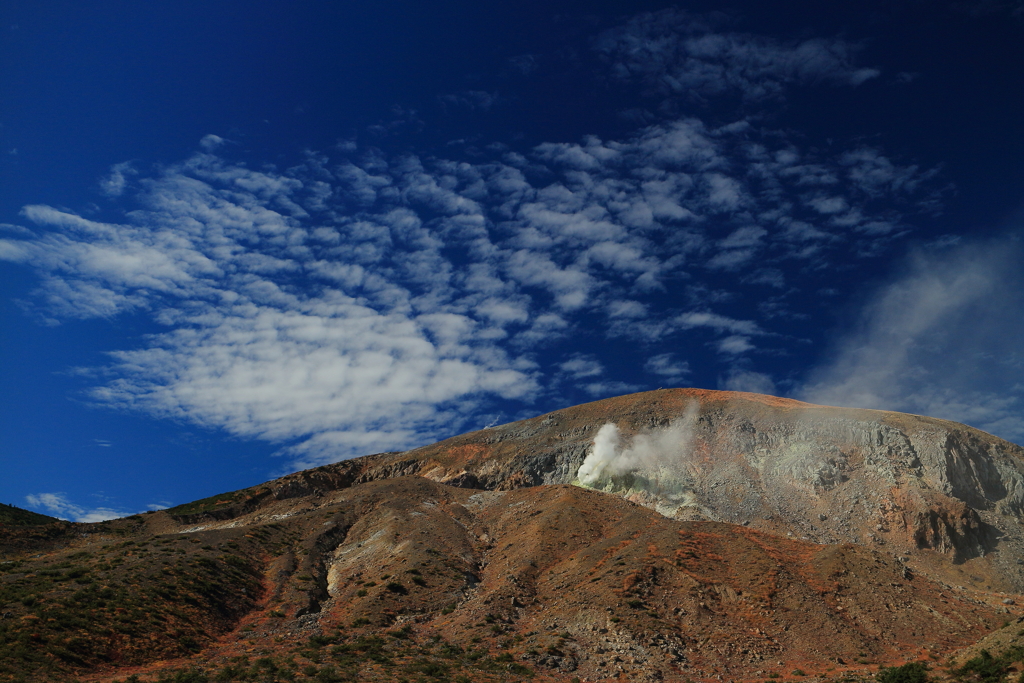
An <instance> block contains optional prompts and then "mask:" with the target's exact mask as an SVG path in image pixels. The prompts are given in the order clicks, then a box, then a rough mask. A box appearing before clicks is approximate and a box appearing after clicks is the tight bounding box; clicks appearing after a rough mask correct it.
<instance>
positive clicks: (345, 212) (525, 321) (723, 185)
mask: <svg viewBox="0 0 1024 683" xmlns="http://www.w3.org/2000/svg"><path fill="white" fill-rule="evenodd" d="M682 21H689V19H687V18H686V17H685V16H683V15H676V14H668V15H659V16H655V17H649V16H645V17H641V18H640V19H638V20H636V21H635V22H631V23H630V24H627V25H626V26H624V27H623V28H622V29H620V30H619V31H618V32H612V33H609V34H606V35H605V36H603V37H601V38H600V39H599V40H598V41H597V42H596V43H595V49H597V50H598V51H599V52H601V53H602V54H605V55H606V56H607V58H608V59H609V60H611V61H612V62H614V64H615V65H616V66H615V72H616V73H618V72H620V71H622V69H625V71H626V72H628V73H627V75H628V74H633V73H637V74H640V77H641V78H647V77H648V76H649V75H650V74H669V75H672V78H674V79H675V81H674V82H678V83H681V84H686V83H689V84H690V85H688V86H687V87H693V88H698V89H701V88H703V89H704V90H705V91H707V90H708V88H709V87H710V84H711V83H712V82H715V78H717V76H714V77H712V76H706V75H705V76H701V74H705V73H725V74H727V75H730V74H732V75H730V79H731V80H729V82H730V83H733V86H731V87H735V88H737V89H738V90H739V91H740V92H742V93H743V95H744V98H746V99H748V100H749V99H757V98H760V97H768V96H769V95H771V97H775V96H777V95H778V93H780V92H781V91H782V90H783V88H784V86H785V87H795V86H797V85H800V84H802V83H807V82H814V81H819V80H823V81H827V82H829V83H833V84H836V85H846V86H850V85H857V84H858V83H860V82H862V81H863V80H865V79H866V78H869V77H870V76H872V75H873V72H871V71H870V70H867V71H865V70H863V69H858V68H856V66H855V65H854V54H855V49H854V48H853V47H851V46H850V45H847V44H846V43H842V42H841V41H808V42H804V43H799V44H793V45H781V44H778V43H774V42H772V41H767V40H763V39H760V38H756V37H752V36H747V35H740V34H718V33H714V32H712V31H711V30H710V29H707V30H705V29H701V28H700V27H697V28H693V29H692V30H691V29H686V30H682V29H680V30H679V31H676V33H674V34H673V35H675V34H678V35H679V36H680V37H679V38H678V40H679V41H682V42H679V43H677V44H673V43H671V41H668V42H665V41H661V42H658V43H657V44H656V45H655V44H653V43H652V44H651V45H653V47H651V49H650V50H648V52H647V53H644V52H642V51H639V49H638V48H636V45H637V44H638V43H636V40H638V39H640V38H643V37H644V36H645V35H647V34H648V33H650V32H652V31H654V32H657V31H662V29H661V28H658V27H659V26H661V25H662V24H665V23H666V22H667V24H666V25H669V26H670V28H671V25H672V22H676V23H679V22H682ZM659 22H660V23H659ZM673 31H675V29H673ZM659 35H660V34H659ZM666 40H667V39H666ZM656 42H657V41H656ZM655 48H657V49H655ZM619 65H621V68H620V66H619ZM643 65H646V66H643ZM641 67H643V68H641ZM754 67H756V68H754ZM709 69H710V70H711V71H710V72H709V71H708V70H709ZM740 75H742V78H740ZM702 78H703V79H704V80H701V79H702ZM743 79H746V80H743ZM755 84H760V86H758V87H760V90H758V89H757V88H756V87H755ZM672 87H673V88H674V87H675V86H672ZM710 94H715V93H714V92H711V93H710ZM225 142H226V141H224V140H223V139H221V138H219V137H216V136H208V137H207V138H204V140H203V141H202V143H201V147H202V150H203V151H201V152H198V153H196V154H195V155H193V156H192V157H191V158H189V159H186V160H185V161H183V162H180V163H178V164H174V165H170V166H165V167H163V168H161V169H159V170H158V171H155V172H143V171H142V170H140V168H139V167H138V165H137V164H133V165H131V166H129V165H125V164H122V165H118V166H116V167H114V168H113V169H112V171H111V174H110V176H109V178H108V179H106V180H105V181H104V182H103V183H102V184H101V186H102V187H103V189H104V191H105V192H106V193H107V194H108V195H109V196H111V197H116V198H117V200H118V202H119V205H121V206H125V207H127V208H126V209H125V210H123V211H121V212H120V213H118V214H117V215H116V220H98V219H90V218H85V217H83V216H79V215H75V214H73V213H70V212H68V211H63V210H58V209H55V208H52V207H49V206H28V207H25V209H24V210H23V215H24V218H25V219H26V221H27V224H32V225H34V226H35V230H34V231H33V232H31V233H27V231H25V230H24V228H17V229H14V230H13V231H10V234H11V236H10V237H9V238H6V239H0V259H5V260H8V261H13V262H19V263H24V264H27V265H28V266H30V267H32V268H33V269H35V270H36V272H37V273H38V274H39V276H40V284H39V287H38V289H37V291H36V292H35V294H36V300H37V301H38V303H39V306H38V309H37V310H38V311H39V312H40V315H41V316H43V317H44V318H45V319H46V320H47V321H48V322H51V323H53V324H57V323H60V322H61V321H63V320H68V319H73V318H97V317H98V318H111V317H114V316H117V315H122V314H126V313H128V314H140V315H148V316H151V317H152V319H153V320H155V321H156V322H157V323H159V324H160V325H162V326H163V329H164V331H163V332H160V333H157V334H154V335H152V336H150V337H148V338H146V339H145V340H144V343H143V344H142V345H141V346H140V347H139V348H134V349H131V350H121V351H114V352H113V353H112V354H111V362H110V364H109V365H108V366H107V367H105V368H103V369H102V370H103V371H104V372H105V373H106V380H105V381H104V382H103V383H102V384H101V385H99V386H96V387H94V388H93V390H92V391H91V396H92V398H93V400H95V401H97V402H100V403H103V404H106V405H111V406H115V407H121V408H126V409H131V410H139V411H143V412H146V413H148V414H152V415H157V416H166V417H173V418H178V419H185V420H189V421H193V422H196V423H200V424H203V425H208V426H211V427H219V428H223V429H226V430H228V431H229V432H231V433H233V434H236V435H240V436H246V437H256V438H262V439H268V440H271V441H275V442H280V443H289V449H290V451H291V453H292V455H293V457H294V458H295V459H296V461H295V464H296V465H308V464H315V463H319V462H325V461H330V460H337V459H339V458H342V457H346V456H349V455H356V454H361V453H365V452H367V451H373V450H384V449H400V448H406V447H410V446H413V445H417V444H419V443H423V442H425V441H428V440H430V439H431V438H433V437H436V436H439V435H445V434H450V433H451V432H452V431H454V430H457V429H459V428H460V427H461V426H462V425H463V424H465V423H466V421H467V419H468V417H467V416H471V415H474V414H479V413H481V412H483V411H486V410H488V409H489V408H488V406H489V405H490V404H491V403H493V402H494V401H514V402H517V403H518V404H519V405H528V404H529V402H530V401H532V400H534V399H536V398H537V397H538V396H541V395H544V393H545V392H551V391H556V390H557V388H558V387H559V386H562V385H563V384H564V383H565V382H572V383H574V384H575V385H577V386H578V387H579V388H580V389H581V390H583V391H585V392H587V393H590V394H592V395H595V396H599V395H602V394H606V393H608V392H613V391H626V390H630V389H632V388H635V386H634V385H632V384H628V383H625V382H622V381H621V380H617V379H615V378H612V377H608V376H607V374H608V371H607V370H606V366H605V365H604V364H602V363H601V362H600V361H599V359H597V358H595V357H592V356H587V355H578V354H579V353H580V349H579V348H578V347H577V348H575V349H573V351H572V352H571V353H570V354H569V355H566V356H564V357H562V358H558V359H554V360H553V361H552V362H551V363H550V364H549V365H544V364H542V363H541V362H540V361H539V360H538V352H539V351H540V350H543V349H548V348H554V347H555V346H556V345H557V344H558V342H559V341H560V340H564V339H565V338H566V337H567V336H568V335H572V334H573V333H574V331H577V330H579V329H580V328H581V326H583V325H587V326H588V330H590V331H592V330H593V329H594V325H595V322H594V321H598V322H597V327H598V329H599V330H601V332H600V333H599V334H605V335H607V336H609V337H620V338H621V337H625V338H629V339H633V340H635V341H636V342H638V343H639V344H640V345H641V348H646V347H644V346H643V345H653V344H656V343H663V342H665V341H666V340H673V339H679V338H682V337H685V336H686V335H695V334H702V335H705V336H708V335H710V336H711V338H712V339H711V341H710V342H708V343H709V344H711V347H712V348H713V349H715V350H716V352H717V353H719V354H720V355H721V356H722V357H723V358H724V359H726V362H736V363H740V362H741V361H742V360H743V359H744V358H745V357H747V356H749V355H750V354H753V353H757V352H758V351H759V350H760V349H761V348H762V346H764V345H770V344H772V343H775V342H774V341H773V340H776V339H777V335H774V334H773V332H772V330H771V329H770V327H768V322H765V321H763V320H761V321H755V320H743V319H738V318H735V317H730V316H729V315H726V314H725V313H722V312H719V311H716V310H714V307H715V301H716V300H712V299H709V300H695V301H691V302H689V303H687V300H686V299H685V297H682V298H680V297H666V296H664V294H665V293H666V292H669V291H671V290H676V289H678V288H679V286H680V283H683V282H686V283H688V284H687V286H689V287H691V289H693V290H694V291H700V286H701V283H702V282H703V280H704V279H705V278H710V277H720V276H721V275H722V274H723V273H724V274H726V275H729V274H730V273H740V272H742V273H744V274H745V276H746V279H747V280H748V281H750V282H764V281H765V278H768V279H770V280H771V281H772V282H773V283H774V284H773V286H776V287H781V283H780V279H781V277H780V276H779V275H778V271H777V270H774V271H773V270H770V269H769V270H768V271H764V272H763V273H760V274H758V273H759V272H760V271H756V268H758V267H765V266H770V265H771V264H776V265H777V264H779V263H781V262H787V263H798V264H801V266H806V267H800V268H795V269H793V272H794V273H796V275H792V276H790V277H792V278H796V279H795V280H794V281H793V282H792V283H787V284H791V285H792V286H793V288H794V289H793V291H799V287H800V285H801V282H800V281H799V277H800V275H799V273H801V272H811V271H814V270H821V269H822V268H824V267H827V266H828V265H829V264H831V263H835V262H836V261H839V260H843V261H849V260H850V259H855V258H857V257H858V256H860V255H865V254H872V253H875V252H877V251H878V249H879V246H880V245H885V244H888V243H889V241H890V240H891V239H892V236H893V235H895V234H899V232H900V231H901V230H902V228H903V221H904V217H905V216H907V215H911V214H914V213H917V212H920V211H926V210H930V207H932V206H934V201H935V197H934V195H933V194H930V190H929V183H928V180H929V178H930V175H931V173H930V172H929V171H926V170H921V169H919V168H917V167H915V166H913V165H901V164H898V163H896V162H894V161H892V160H890V159H888V158H887V157H885V155H884V154H883V153H882V152H881V151H879V150H877V149H874V148H864V147H857V148H853V149H848V150H844V151H840V152H836V153H834V154H829V155H825V154H822V153H820V152H814V151H812V150H804V149H801V148H800V147H799V145H797V144H796V143H795V142H793V141H792V140H791V139H790V137H789V136H787V135H786V134H785V133H784V132H781V131H773V130H764V129H760V128H758V127H756V126H755V125H753V124H752V123H751V122H749V121H747V120H746V119H744V118H742V117H738V118H737V120H736V122H735V123H733V124H731V125H727V126H721V127H717V128H712V127H708V126H707V125H706V124H705V123H704V122H703V121H701V120H699V119H697V118H692V117H682V118H671V119H668V120H665V121H662V122H659V123H657V124H654V125H649V126H646V127H643V128H640V129H638V130H636V131H635V132H634V133H633V134H631V135H628V136H624V137H623V138H622V139H619V140H602V139H600V138H597V137H594V136H589V137H585V138H583V139H582V140H579V141H575V142H551V143H545V144H541V145H538V146H536V147H534V148H533V149H530V150H523V151H522V153H517V152H511V151H507V150H506V151H496V152H494V154H493V156H492V157H491V158H489V159H479V158H474V159H473V161H472V162H470V161H465V160H459V159H446V158H437V157H429V156H418V155H412V154H407V155H403V156H389V155H387V154H384V153H382V152H380V151H378V150H375V149H372V148H361V147H359V146H358V145H355V144H347V145H346V146H345V148H344V150H340V149H339V150H338V151H337V152H335V153H333V154H334V156H333V157H332V156H328V155H325V154H320V153H310V154H308V155H307V157H306V159H305V161H304V162H303V163H301V164H299V165H297V166H295V167H294V168H290V169H286V170H278V169H273V168H269V167H262V168H261V170H258V171H257V170H253V169H251V168H249V167H248V166H246V165H245V164H242V163H239V162H236V161H232V160H231V159H230V158H228V157H227V156H225V155H224V153H223V150H224V149H227V148H228V147H229V145H226V144H225ZM879 199H884V201H883V202H880V201H879ZM879 206H884V210H882V209H878V208H876V207H879ZM752 271H754V272H752ZM773 273H774V275H773ZM758 278H760V279H758ZM732 279H733V280H734V281H735V282H736V283H737V284H736V287H741V286H742V283H741V282H740V278H739V277H733V278H732ZM737 296H739V295H737ZM780 296H784V295H782V294H780ZM666 302H669V303H666ZM769 322H770V321H769ZM639 360H640V363H641V365H643V367H644V368H646V370H647V371H648V372H650V373H653V374H656V375H661V376H664V377H668V378H681V377H683V376H685V375H686V374H687V372H688V371H689V366H688V365H687V363H686V361H685V359H682V358H677V357H676V356H674V355H671V354H666V353H664V349H663V348H662V349H657V350H656V351H653V352H652V353H650V358H649V359H644V358H641V359H639ZM645 360H646V364H644V362H645ZM737 367H744V368H746V367H747V366H746V365H743V364H742V363H740V365H737ZM754 376H755V375H753V374H752V375H749V376H748V379H749V377H754ZM765 380H766V381H767V382H769V383H770V380H768V379H767V378H765ZM749 384H750V382H747V383H746V384H745V386H746V385H749ZM759 386H767V384H765V382H761V384H760V385H759Z"/></svg>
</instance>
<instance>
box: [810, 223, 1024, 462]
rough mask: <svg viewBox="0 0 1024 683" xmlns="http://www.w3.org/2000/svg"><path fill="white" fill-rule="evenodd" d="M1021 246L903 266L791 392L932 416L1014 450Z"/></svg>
mask: <svg viewBox="0 0 1024 683" xmlns="http://www.w3.org/2000/svg"><path fill="white" fill-rule="evenodd" d="M1022 292H1024V251H1022V244H1021V240H1020V239H1018V238H1016V237H1014V238H1005V239H1000V240H996V241H993V242H989V243H971V244H963V245H957V246H934V247H931V248H924V249H921V250H919V251H917V252H916V253H915V254H913V256H912V257H910V258H909V260H908V263H907V264H906V267H905V272H904V274H903V275H901V276H900V277H898V278H896V279H895V280H894V281H893V282H892V283H890V284H888V285H886V286H884V287H882V288H881V289H879V291H878V292H877V293H876V294H875V296H874V298H873V299H872V300H871V301H870V302H869V303H868V305H867V306H866V307H865V309H864V311H863V313H862V314H861V317H860V319H859V320H858V321H857V324H856V326H853V331H852V332H850V333H849V334H848V335H846V336H844V337H843V338H841V339H840V340H839V341H838V343H837V345H836V348H835V350H834V352H833V353H832V354H831V356H830V357H829V358H828V359H827V361H826V362H825V363H824V364H823V365H822V366H821V367H819V368H818V369H817V370H816V371H815V372H813V373H812V374H811V375H810V378H809V380H808V381H807V383H806V384H805V385H804V386H803V387H802V389H801V390H800V391H799V392H798V395H799V396H800V397H801V398H803V399H804V400H807V401H811V402H814V403H824V404H828V405H840V406H853V407H868V408H883V409H890V410H900V411H904V412H912V413H918V414H924V415H931V416H935V417H942V418H946V419H950V420H956V421H959V422H965V423H967V424H970V425H973V426H975V427H979V428H981V429H984V430H986V431H989V432H992V433H994V434H997V435H999V436H1002V437H1003V438H1007V439H1011V440H1015V441H1017V442H1024V418H1022V417H1021V407H1022V405H1024V402H1022V399H1024V352H1022V350H1021V346H1020V340H1021V339H1024V294H1022Z"/></svg>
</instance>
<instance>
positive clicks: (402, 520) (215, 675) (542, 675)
mask: <svg viewBox="0 0 1024 683" xmlns="http://www.w3.org/2000/svg"><path fill="white" fill-rule="evenodd" d="M1022 456H1024V450H1022V449H1021V448H1019V447H1017V446H1015V445H1013V444H1009V443H1007V442H1004V441H1001V440H999V439H996V438H995V437H992V436H990V435H987V434H984V433H982V432H979V431H977V430H974V429H971V428H969V427H965V426H964V425H959V424H955V423H951V422H945V421H942V420H935V419H931V418H925V417H918V416H911V415H902V414H896V413H886V412H879V411H866V410H840V409H836V408H826V407H820V406H812V405H808V404H803V403H799V402H796V401H790V400H785V399H777V398H773V397H767V396H759V395H754V394H737V393H725V392H707V391H699V390H683V389H680V390H661V391H656V392H648V393H644V394H635V395H631V396H624V397H619V398H615V399H608V400H605V401H599V402H596V403H592V404H587V405H583V406H576V407H573V408H568V409H565V410H561V411H557V412H555V413H551V414H549V415H544V416H540V417H537V418H534V419H531V420H525V421H522V422H517V423H512V424H509V425H503V426H500V427H494V428H491V429H486V430H482V431H479V432H474V433H471V434H466V435H463V436H459V437H456V438H453V439H449V440H447V441H443V442H440V443H438V444H434V445H432V446H428V447H425V448H420V449H416V450H413V451H408V452H404V453H385V454H378V455H373V456H367V457H364V458H357V459H354V460H349V461H344V462H341V463H337V464H335V465H329V466H325V467H321V468H316V469H313V470H307V471H304V472H299V473H296V474H292V475H288V476H286V477H283V478H281V479H278V480H275V481H272V482H268V483H267V484H265V485H262V486H258V487H253V488H251V489H244V490H241V491H237V492H233V493H228V494H223V495H221V496H215V497H212V498H209V499H205V500H200V501H196V502H194V503H190V504H187V505H183V506H179V507H177V508H173V509H170V510H166V511H160V512H154V513H148V514H145V515H138V516H135V517H130V518H126V519H122V520H116V521H113V522H104V523H101V524H88V525H86V524H71V523H68V522H59V521H52V520H50V519H48V518H43V519H38V518H34V517H31V516H26V515H21V514H20V513H17V514H16V513H15V512H11V513H10V515H11V519H16V520H17V523H16V524H15V523H6V524H3V523H0V524H2V525H0V555H2V556H3V561H2V563H0V617H2V618H0V680H11V681H16V680H25V681H36V680H40V681H42V680H73V679H74V678H76V677H77V678H79V679H81V680H91V681H114V680H126V679H128V677H129V676H136V677H137V678H136V679H133V680H153V681H155V680H158V679H159V680H165V681H172V680H173V681H185V682H187V681H203V680H211V681H212V680H223V681H231V680H240V681H241V680H260V681H263V680H265V681H274V680H281V681H285V680H316V681H372V680H380V681H401V680H405V681H427V680H454V681H488V680H494V681H498V680H508V681H513V680H528V679H530V680H534V681H572V680H573V679H579V680H581V681H583V680H588V681H595V680H621V681H639V680H665V681H672V680H678V681H686V680H709V681H712V680H744V681H753V680H768V679H777V680H786V681H789V680H808V679H809V678H817V679H819V680H822V679H826V678H833V679H836V680H839V679H842V678H851V677H863V676H868V675H871V674H872V673H873V672H874V671H876V670H877V668H878V666H880V665H898V664H902V663H904V662H908V661H916V660H921V661H926V662H931V663H933V664H937V663H940V662H944V661H946V660H947V658H949V657H952V656H960V658H961V659H963V660H964V661H967V660H969V659H970V657H972V656H975V654H972V653H974V652H975V651H974V650H971V649H970V648H971V647H972V646H974V647H975V650H977V649H978V646H977V643H979V642H988V641H982V639H984V638H988V639H990V640H991V642H992V643H995V644H996V645H993V647H997V646H998V647H1002V648H1003V649H1004V650H1006V651H1007V652H1015V650H1013V649H1012V648H1014V647H1016V645H1015V643H1017V639H1019V638H1020V634H1021V633H1022V632H1024V631H1022V626H1021V624H1020V623H1018V619H1019V618H1020V615H1021V614H1022V610H1021V608H1020V607H1019V606H1018V605H1019V604H1020V603H1021V597H1020V595H1018V593H1019V592H1021V585H1022V572H1021V565H1019V564H1018V559H1019V558H1024V553H1022V549H1024V539H1022V532H1021V525H1020V515H1021V511H1022V498H1021V496H1022V495H1024V493H1022V472H1024V469H1022V468H1024V458H1022ZM1000 643H1002V644H1004V645H1005V647H1004V645H999V644H1000ZM998 647H997V649H998ZM963 648H968V649H966V650H962V649H963ZM978 651H980V650H978ZM1007 656H1008V657H1011V655H1007ZM965 658H966V659H965ZM1007 661H1009V660H1007ZM1007 666H1008V667H1009V666H1010V665H1009V664H1007Z"/></svg>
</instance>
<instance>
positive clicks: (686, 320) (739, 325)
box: [676, 311, 763, 335]
mask: <svg viewBox="0 0 1024 683" xmlns="http://www.w3.org/2000/svg"><path fill="white" fill-rule="evenodd" d="M676 323H677V324H678V325H679V326H680V327H682V328H683V329H689V328H693V327H710V328H711V329H713V330H716V331H718V332H733V333H737V334H744V335H755V334H763V331H762V330H761V328H760V327H758V325H757V323H755V322H753V321H752V320H736V319H734V318H729V317H727V316H724V315H718V314H717V313H709V312H697V311H695V312H692V313H684V314H682V315H680V316H679V317H677V318H676Z"/></svg>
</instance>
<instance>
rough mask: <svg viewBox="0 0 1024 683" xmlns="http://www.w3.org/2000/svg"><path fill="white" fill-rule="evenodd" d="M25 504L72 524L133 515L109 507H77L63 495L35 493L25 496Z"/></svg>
mask: <svg viewBox="0 0 1024 683" xmlns="http://www.w3.org/2000/svg"><path fill="white" fill-rule="evenodd" d="M25 502H26V503H28V504H29V506H31V507H33V508H35V509H37V510H45V511H46V512H47V514H50V515H53V516H54V517H59V518H60V519H64V520H68V521H72V522H84V523H88V522H104V521H106V520H108V519H117V518H119V517H127V516H128V515H131V514H133V513H131V512H124V511H123V510H114V509H112V508H108V507H96V508H83V507H81V506H80V505H75V504H74V503H72V502H71V501H70V500H68V498H67V496H66V495H65V494H63V493H35V494H29V495H27V496H25Z"/></svg>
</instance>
